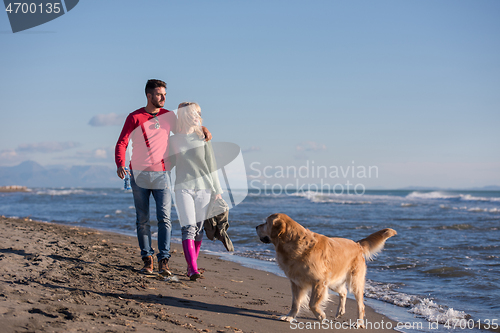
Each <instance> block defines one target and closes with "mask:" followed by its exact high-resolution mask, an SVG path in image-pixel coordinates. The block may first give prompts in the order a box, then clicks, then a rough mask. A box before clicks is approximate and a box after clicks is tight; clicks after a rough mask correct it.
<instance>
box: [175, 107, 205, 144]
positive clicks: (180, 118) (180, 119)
mask: <svg viewBox="0 0 500 333" xmlns="http://www.w3.org/2000/svg"><path fill="white" fill-rule="evenodd" d="M196 120H199V124H197V123H196ZM202 122H203V119H201V108H200V106H199V105H198V104H197V103H194V102H182V103H181V104H179V107H178V108H177V133H181V132H189V130H190V129H191V128H193V131H194V132H196V134H198V137H200V139H203V138H204V137H205V135H204V134H203V131H202V130H201V124H202Z"/></svg>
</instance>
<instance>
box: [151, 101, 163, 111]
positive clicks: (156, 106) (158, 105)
mask: <svg viewBox="0 0 500 333" xmlns="http://www.w3.org/2000/svg"><path fill="white" fill-rule="evenodd" d="M153 105H154V107H155V108H158V109H159V108H161V107H162V106H163V105H161V104H160V102H153Z"/></svg>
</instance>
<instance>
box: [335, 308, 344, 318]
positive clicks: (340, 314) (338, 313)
mask: <svg viewBox="0 0 500 333" xmlns="http://www.w3.org/2000/svg"><path fill="white" fill-rule="evenodd" d="M344 313H345V311H341V310H339V311H338V312H337V315H336V316H335V319H339V318H340V317H342V316H343V315H344Z"/></svg>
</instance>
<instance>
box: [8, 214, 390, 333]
mask: <svg viewBox="0 0 500 333" xmlns="http://www.w3.org/2000/svg"><path fill="white" fill-rule="evenodd" d="M0 244H1V245H0V275H1V278H0V331H1V332H189V331H191V332H294V331H295V332H296V331H303V330H304V331H307V332H316V331H317V332H324V331H334V330H335V331H336V330H338V328H341V327H342V326H343V327H344V329H345V330H349V331H350V330H354V329H355V328H354V327H350V326H349V322H352V323H354V322H355V319H356V316H357V310H356V308H357V307H356V304H355V302H354V301H353V300H351V299H348V300H347V306H346V314H345V315H344V316H343V317H342V318H341V320H339V321H337V322H335V321H332V322H331V323H330V324H329V326H323V327H322V328H320V326H319V325H320V324H319V322H318V321H316V320H315V318H314V316H313V314H312V313H311V312H310V311H309V310H303V311H302V312H301V313H300V314H299V317H298V318H297V319H298V323H297V324H294V326H292V325H291V324H290V323H286V322H282V321H279V320H278V318H279V316H280V315H283V314H286V313H287V312H288V311H289V308H290V304H291V290H290V284H289V282H288V280H287V279H285V278H283V277H279V276H276V275H274V274H272V273H268V272H265V271H260V270H255V269H251V268H247V267H243V266H241V265H239V264H237V263H233V262H230V261H225V260H222V259H220V258H218V257H216V256H211V255H207V254H205V253H203V252H202V253H201V254H200V258H199V260H198V265H199V267H202V268H204V269H205V273H204V274H203V278H202V279H199V280H198V281H196V282H192V281H190V280H189V278H188V277H187V276H185V275H184V273H185V271H186V263H185V260H184V255H183V253H182V247H181V246H180V245H179V244H172V258H171V259H170V263H169V265H170V268H171V271H172V273H174V275H175V277H176V278H177V279H178V281H174V280H175V279H173V280H172V279H170V280H166V279H165V278H163V277H160V276H158V275H154V276H146V275H143V274H140V273H138V270H139V269H140V268H141V267H142V261H141V259H140V256H139V253H140V251H139V248H138V246H137V239H136V238H135V237H129V236H124V235H120V234H115V233H107V232H102V231H97V230H93V229H86V228H79V227H70V226H64V225H58V224H51V223H44V222H36V221H31V220H29V219H13V218H4V217H1V218H0ZM202 250H203V247H202ZM155 268H157V266H156V262H155ZM337 304H338V302H337V297H336V296H334V297H332V301H331V302H329V303H328V307H327V311H326V313H327V317H328V319H332V320H333V318H334V315H335V312H336V309H337ZM366 320H368V321H369V322H370V323H371V324H372V325H373V326H372V327H373V328H372V329H363V330H360V332H388V331H391V332H394V331H393V330H391V329H381V328H380V326H381V325H383V326H384V327H386V328H387V327H388V326H389V324H388V323H390V326H392V327H396V322H394V321H391V320H390V319H388V318H387V317H385V316H383V315H380V314H378V313H376V312H374V311H373V310H372V309H371V308H369V307H367V308H366ZM313 325H316V326H313ZM314 327H316V328H317V329H313V328H314ZM376 327H378V329H376ZM308 328H310V329H308ZM327 328H328V329H327Z"/></svg>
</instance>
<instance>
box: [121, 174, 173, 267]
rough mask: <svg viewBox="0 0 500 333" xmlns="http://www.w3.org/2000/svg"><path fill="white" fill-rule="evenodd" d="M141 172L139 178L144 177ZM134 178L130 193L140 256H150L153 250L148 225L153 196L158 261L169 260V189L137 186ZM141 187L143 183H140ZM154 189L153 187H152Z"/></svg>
mask: <svg viewBox="0 0 500 333" xmlns="http://www.w3.org/2000/svg"><path fill="white" fill-rule="evenodd" d="M146 175H147V173H144V172H142V173H141V175H139V177H143V176H146ZM163 175H164V177H165V178H166V179H164V182H165V184H170V179H169V178H170V177H169V174H168V173H167V172H164V173H163ZM134 178H135V177H134V176H133V175H132V176H131V177H130V184H131V186H132V193H133V194H134V204H135V211H136V216H137V220H136V225H137V239H138V240H139V248H140V249H141V256H142V257H143V258H144V257H146V256H152V255H153V254H154V250H153V248H152V244H151V225H150V223H149V198H150V196H151V194H153V198H154V199H155V203H156V218H157V220H158V250H159V253H158V255H157V257H158V260H161V259H169V258H170V239H171V238H172V222H171V220H170V211H171V208H172V195H171V193H170V189H169V188H168V187H167V186H165V187H163V186H162V188H160V189H151V188H146V186H145V187H142V186H138V185H137V182H136V180H135V179H134ZM140 183H141V185H142V184H143V182H140ZM153 188H154V186H153Z"/></svg>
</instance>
